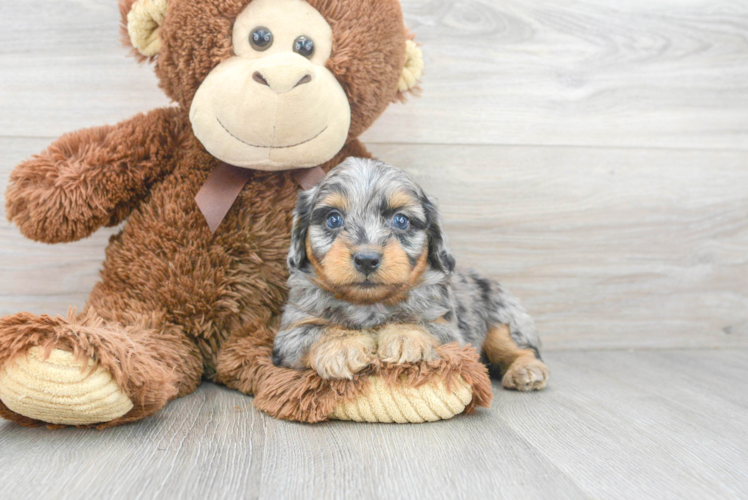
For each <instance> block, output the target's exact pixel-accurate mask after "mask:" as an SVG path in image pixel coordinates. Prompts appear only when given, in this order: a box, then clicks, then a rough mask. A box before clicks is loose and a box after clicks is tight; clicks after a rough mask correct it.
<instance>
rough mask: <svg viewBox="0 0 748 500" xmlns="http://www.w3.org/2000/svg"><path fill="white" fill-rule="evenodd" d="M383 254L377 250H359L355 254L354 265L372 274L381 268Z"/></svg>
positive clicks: (361, 271) (360, 270)
mask: <svg viewBox="0 0 748 500" xmlns="http://www.w3.org/2000/svg"><path fill="white" fill-rule="evenodd" d="M381 262H382V254H381V253H377V252H358V253H356V254H355V255H354V256H353V265H354V266H355V267H356V269H357V270H358V271H359V272H360V273H363V274H365V275H367V276H368V275H370V274H371V273H373V272H374V271H376V270H377V269H378V268H379V264H381Z"/></svg>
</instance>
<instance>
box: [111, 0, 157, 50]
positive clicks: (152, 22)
mask: <svg viewBox="0 0 748 500" xmlns="http://www.w3.org/2000/svg"><path fill="white" fill-rule="evenodd" d="M167 6H168V2H167V0H120V3H119V8H120V14H121V15H122V25H123V28H124V29H125V30H124V31H126V33H123V35H124V36H123V38H124V42H125V43H127V42H129V45H132V47H133V48H134V49H135V50H136V51H137V52H136V53H137V54H138V55H139V56H140V57H141V59H152V58H153V57H155V56H156V55H157V54H158V51H159V50H160V49H161V37H160V31H161V25H162V24H163V23H164V18H165V17H166V8H167Z"/></svg>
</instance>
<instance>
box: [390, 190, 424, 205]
mask: <svg viewBox="0 0 748 500" xmlns="http://www.w3.org/2000/svg"><path fill="white" fill-rule="evenodd" d="M418 205H419V203H418V200H416V199H415V198H413V197H412V196H411V195H410V194H408V193H406V192H405V191H395V192H394V193H392V194H390V195H389V197H388V198H387V208H389V209H390V210H398V209H400V208H405V207H415V206H418Z"/></svg>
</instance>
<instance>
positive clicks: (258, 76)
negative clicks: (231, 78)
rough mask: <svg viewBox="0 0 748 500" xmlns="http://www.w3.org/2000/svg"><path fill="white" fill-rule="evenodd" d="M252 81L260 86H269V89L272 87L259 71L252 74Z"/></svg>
mask: <svg viewBox="0 0 748 500" xmlns="http://www.w3.org/2000/svg"><path fill="white" fill-rule="evenodd" d="M252 80H254V81H256V82H257V83H259V84H262V85H267V86H268V87H269V86H270V84H269V83H268V81H267V80H265V77H264V76H262V75H261V74H260V72H259V71H255V72H254V73H252Z"/></svg>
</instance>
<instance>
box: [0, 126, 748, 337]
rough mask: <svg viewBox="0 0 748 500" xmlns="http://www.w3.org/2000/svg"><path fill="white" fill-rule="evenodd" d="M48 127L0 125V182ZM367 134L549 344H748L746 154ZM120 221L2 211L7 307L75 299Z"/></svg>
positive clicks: (38, 145) (3, 309)
mask: <svg viewBox="0 0 748 500" xmlns="http://www.w3.org/2000/svg"><path fill="white" fill-rule="evenodd" d="M45 142H46V141H45V140H44V139H2V138H0V150H2V151H4V152H5V153H6V154H5V155H4V156H3V157H0V192H4V185H5V182H7V176H8V173H9V172H10V168H11V166H12V165H14V164H15V163H17V162H18V161H20V160H21V159H22V158H24V157H26V156H28V155H30V154H32V153H33V152H35V151H38V150H40V149H42V148H43V147H44V145H45ZM371 149H372V151H373V152H374V153H375V154H376V155H378V156H380V157H381V158H383V159H385V160H387V161H389V162H391V163H393V164H395V165H398V166H401V167H404V168H405V169H406V170H407V171H409V172H411V173H412V174H413V175H414V176H415V177H416V178H417V179H418V181H419V182H421V183H422V185H423V186H424V188H425V189H426V190H427V191H428V192H429V193H431V194H432V195H434V196H436V197H437V198H438V199H439V201H440V205H441V207H442V211H443V215H444V218H445V230H446V232H447V234H448V235H449V238H450V243H451V246H452V248H453V250H454V252H455V254H456V256H457V258H458V263H460V264H461V265H469V266H473V267H477V268H480V269H482V270H483V271H485V272H487V273H488V274H490V275H491V276H494V277H496V278H498V279H500V280H501V281H502V282H503V283H504V284H505V285H507V286H508V287H509V288H510V289H511V290H512V291H513V292H514V293H515V294H517V295H518V296H519V297H520V298H522V299H523V300H524V301H525V304H526V305H527V307H528V309H529V310H530V312H531V313H532V314H533V315H534V316H535V318H536V320H537V322H538V326H539V328H540V331H541V334H542V337H543V340H544V343H545V347H546V349H549V350H558V349H577V348H581V349H588V348H631V347H647V348H661V347H697V346H703V347H715V346H730V345H732V346H746V345H748V252H746V249H747V248H748V196H746V195H745V193H746V192H747V191H748V169H747V168H746V167H745V165H746V163H748V154H746V153H742V152H722V153H719V152H711V151H668V150H634V149H595V148H592V149H590V148H556V147H546V148H532V147H500V146H419V145H402V146H399V145H375V146H374V147H372V148H371ZM0 210H2V209H1V208H0ZM0 216H2V213H0ZM3 219H4V217H3ZM115 231H116V230H113V229H107V230H102V231H100V232H99V233H97V234H96V235H94V236H93V237H92V238H90V239H88V240H84V241H82V242H78V243H73V244H69V245H55V246H48V245H42V244H36V243H33V242H30V241H28V240H25V239H24V238H23V237H22V236H21V235H20V233H18V231H17V229H16V228H14V227H11V226H9V225H8V223H7V222H0V273H1V274H0V276H2V280H0V314H11V313H13V312H16V311H19V310H30V311H32V312H36V313H41V312H45V313H53V314H58V313H64V312H66V311H67V309H68V307H69V306H71V305H74V306H77V307H81V306H82V305H83V303H84V301H85V298H86V296H87V294H88V291H89V290H90V288H91V287H92V285H93V283H94V282H95V281H96V279H97V275H98V270H99V268H100V267H101V262H102V260H103V258H104V248H105V246H106V244H107V241H108V237H109V235H111V234H112V233H113V232H115Z"/></svg>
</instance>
